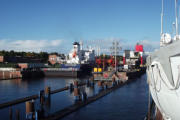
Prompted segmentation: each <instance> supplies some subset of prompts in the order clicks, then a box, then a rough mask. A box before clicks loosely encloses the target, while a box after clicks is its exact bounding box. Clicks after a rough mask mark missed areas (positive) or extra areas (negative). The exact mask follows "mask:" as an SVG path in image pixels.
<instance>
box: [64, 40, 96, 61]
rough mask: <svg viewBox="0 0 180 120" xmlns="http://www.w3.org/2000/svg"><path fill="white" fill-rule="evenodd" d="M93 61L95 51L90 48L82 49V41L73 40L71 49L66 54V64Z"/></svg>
mask: <svg viewBox="0 0 180 120" xmlns="http://www.w3.org/2000/svg"><path fill="white" fill-rule="evenodd" d="M94 61H95V51H94V50H93V49H92V48H89V49H88V50H84V49H83V47H82V43H81V44H79V43H78V42H74V44H73V49H72V50H71V52H70V53H69V54H68V57H67V63H68V64H84V63H92V62H94Z"/></svg>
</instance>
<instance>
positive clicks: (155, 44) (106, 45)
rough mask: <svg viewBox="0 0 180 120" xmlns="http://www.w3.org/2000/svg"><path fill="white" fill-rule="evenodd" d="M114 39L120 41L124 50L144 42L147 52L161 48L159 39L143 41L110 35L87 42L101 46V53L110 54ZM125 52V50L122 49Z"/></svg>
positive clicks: (132, 48)
mask: <svg viewBox="0 0 180 120" xmlns="http://www.w3.org/2000/svg"><path fill="white" fill-rule="evenodd" d="M113 41H118V42H119V47H121V48H122V50H126V49H128V50H134V49H135V45H136V44H137V43H139V44H142V45H143V46H144V50H145V51H146V52H152V51H154V49H157V48H159V41H152V40H148V39H145V40H142V41H130V40H127V39H123V38H114V37H110V38H104V39H96V40H90V41H87V43H88V44H89V45H92V47H94V48H95V50H96V48H97V47H100V48H101V53H106V54H110V53H111V52H110V47H112V42H113ZM121 52H123V51H121Z"/></svg>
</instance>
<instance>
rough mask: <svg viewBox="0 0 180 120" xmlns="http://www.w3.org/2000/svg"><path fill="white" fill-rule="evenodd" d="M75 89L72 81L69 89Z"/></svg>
mask: <svg viewBox="0 0 180 120" xmlns="http://www.w3.org/2000/svg"><path fill="white" fill-rule="evenodd" d="M73 89H74V86H73V84H72V83H70V85H69V90H70V92H72V91H73Z"/></svg>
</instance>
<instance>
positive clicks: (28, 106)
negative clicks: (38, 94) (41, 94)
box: [26, 101, 34, 114]
mask: <svg viewBox="0 0 180 120" xmlns="http://www.w3.org/2000/svg"><path fill="white" fill-rule="evenodd" d="M31 112H34V102H32V101H27V102H26V114H27V113H31Z"/></svg>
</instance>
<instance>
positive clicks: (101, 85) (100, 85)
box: [98, 81, 104, 92]
mask: <svg viewBox="0 0 180 120" xmlns="http://www.w3.org/2000/svg"><path fill="white" fill-rule="evenodd" d="M98 87H99V92H100V91H102V90H103V89H104V87H103V82H102V81H98Z"/></svg>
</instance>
